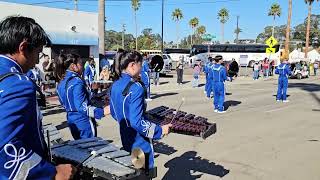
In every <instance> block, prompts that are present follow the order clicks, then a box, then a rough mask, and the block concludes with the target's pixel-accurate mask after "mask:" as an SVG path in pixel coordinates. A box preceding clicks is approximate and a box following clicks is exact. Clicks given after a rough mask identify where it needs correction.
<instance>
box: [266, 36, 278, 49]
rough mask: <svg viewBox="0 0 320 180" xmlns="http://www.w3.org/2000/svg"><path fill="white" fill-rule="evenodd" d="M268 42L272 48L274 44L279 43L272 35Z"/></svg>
mask: <svg viewBox="0 0 320 180" xmlns="http://www.w3.org/2000/svg"><path fill="white" fill-rule="evenodd" d="M266 44H267V45H268V46H269V47H270V48H272V47H273V46H275V45H277V44H278V41H277V40H276V39H275V38H274V37H273V36H271V37H270V38H269V39H267V40H266Z"/></svg>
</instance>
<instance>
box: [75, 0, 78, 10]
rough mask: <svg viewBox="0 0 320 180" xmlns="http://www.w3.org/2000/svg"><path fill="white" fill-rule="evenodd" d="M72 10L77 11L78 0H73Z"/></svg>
mask: <svg viewBox="0 0 320 180" xmlns="http://www.w3.org/2000/svg"><path fill="white" fill-rule="evenodd" d="M74 10H75V11H78V0H74Z"/></svg>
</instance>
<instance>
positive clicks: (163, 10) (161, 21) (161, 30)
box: [161, 0, 164, 57]
mask: <svg viewBox="0 0 320 180" xmlns="http://www.w3.org/2000/svg"><path fill="white" fill-rule="evenodd" d="M163 11H164V0H162V15H161V57H163Z"/></svg>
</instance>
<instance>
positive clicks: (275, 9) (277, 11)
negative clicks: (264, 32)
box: [268, 3, 281, 36]
mask: <svg viewBox="0 0 320 180" xmlns="http://www.w3.org/2000/svg"><path fill="white" fill-rule="evenodd" d="M268 16H273V25H272V36H273V35H274V25H275V22H276V16H278V17H280V16H281V7H280V5H279V4H278V3H273V4H272V5H271V8H270V9H269V13H268Z"/></svg>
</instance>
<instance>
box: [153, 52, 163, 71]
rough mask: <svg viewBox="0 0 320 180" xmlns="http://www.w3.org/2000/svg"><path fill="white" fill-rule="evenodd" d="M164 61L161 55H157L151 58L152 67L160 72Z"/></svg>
mask: <svg viewBox="0 0 320 180" xmlns="http://www.w3.org/2000/svg"><path fill="white" fill-rule="evenodd" d="M163 66H164V61H163V58H162V57H161V56H159V55H155V56H153V57H152V58H151V62H150V68H151V69H154V71H156V72H160V71H161V70H162V69H163Z"/></svg>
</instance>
